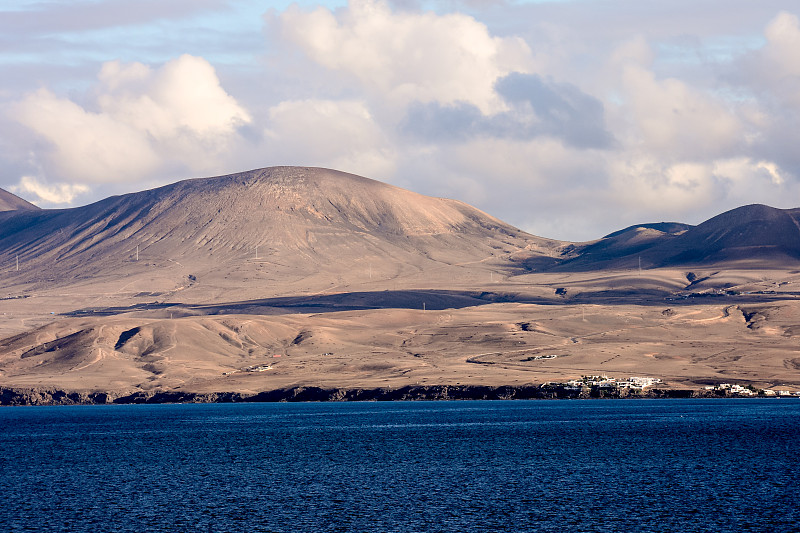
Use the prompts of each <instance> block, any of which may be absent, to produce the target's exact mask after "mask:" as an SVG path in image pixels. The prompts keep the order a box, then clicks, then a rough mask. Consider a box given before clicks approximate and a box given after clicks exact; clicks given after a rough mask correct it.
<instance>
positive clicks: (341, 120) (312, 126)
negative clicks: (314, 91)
mask: <svg viewBox="0 0 800 533" xmlns="http://www.w3.org/2000/svg"><path fill="white" fill-rule="evenodd" d="M265 137H266V139H267V146H268V149H269V151H270V152H271V153H272V154H274V155H273V158H274V157H280V158H282V160H283V162H282V164H297V165H313V166H323V167H330V168H336V169H341V170H346V171H348V172H354V173H358V174H361V175H365V176H370V177H373V178H377V179H386V177H387V176H391V175H392V174H393V173H394V165H395V162H394V158H395V153H394V150H393V148H392V147H391V144H390V142H389V141H388V140H387V139H386V137H385V135H384V134H383V132H382V130H381V128H380V126H379V125H378V124H377V123H376V122H375V120H374V118H373V116H372V114H371V113H370V112H369V110H368V108H367V107H366V105H365V104H364V103H363V102H360V101H351V100H343V101H334V100H292V101H286V102H281V103H280V104H278V105H276V106H274V107H272V108H271V109H270V110H269V127H268V129H267V130H266V131H265Z"/></svg>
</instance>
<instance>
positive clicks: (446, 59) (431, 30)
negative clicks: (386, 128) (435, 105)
mask: <svg viewBox="0 0 800 533" xmlns="http://www.w3.org/2000/svg"><path fill="white" fill-rule="evenodd" d="M273 22H274V23H277V24H278V27H279V31H280V33H281V34H282V35H283V37H284V39H286V40H288V41H289V42H291V43H292V44H294V45H295V46H297V47H299V48H300V49H301V50H302V51H303V52H304V53H305V54H306V55H307V56H308V57H309V58H311V59H312V60H313V61H315V62H316V63H318V64H320V65H322V66H323V67H325V68H327V69H330V70H333V71H339V72H343V73H346V74H349V75H352V76H353V77H355V78H356V79H357V80H358V82H359V83H360V84H361V85H362V86H363V87H365V88H366V89H368V90H370V91H372V92H374V93H378V94H379V95H380V98H382V99H386V100H388V101H389V102H392V103H394V104H405V103H409V102H413V101H419V102H440V103H444V104H453V103H456V102H466V103H469V104H472V105H474V106H476V107H478V109H480V110H481V112H483V113H490V112H493V111H497V110H501V109H502V108H503V103H502V101H501V99H500V98H499V97H498V95H497V94H496V92H495V90H494V84H495V82H496V80H498V79H499V78H501V77H503V76H505V75H507V74H509V73H511V72H529V71H530V69H531V68H532V63H533V60H532V55H531V51H530V49H529V48H528V46H527V45H526V44H525V42H524V41H523V40H522V39H520V38H518V37H494V36H492V35H491V34H490V33H489V30H488V28H487V27H486V26H485V25H484V24H482V23H480V22H478V21H477V20H475V19H474V18H472V17H470V16H468V15H464V14H461V13H450V14H445V15H437V14H435V13H433V12H415V11H405V12H393V11H392V9H391V8H390V6H389V4H388V3H386V2H382V1H380V0H351V2H350V3H349V4H348V7H347V8H345V9H341V10H337V11H336V13H334V12H331V11H330V10H328V9H326V8H323V7H319V8H317V9H315V10H314V11H311V12H308V11H304V10H303V9H302V8H300V7H299V6H297V5H296V4H294V5H292V6H290V7H289V8H288V9H287V10H286V11H285V12H283V13H281V14H280V15H279V16H278V18H277V20H276V21H273Z"/></svg>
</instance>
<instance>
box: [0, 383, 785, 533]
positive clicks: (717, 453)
mask: <svg viewBox="0 0 800 533" xmlns="http://www.w3.org/2000/svg"><path fill="white" fill-rule="evenodd" d="M799 438H800V401H797V400H793V399H781V400H774V399H773V400H752V399H748V400H724V399H720V400H588V401H491V402H484V401H457V402H387V403H382V402H381V403H306V404H292V403H282V404H202V405H127V406H82V407H7V408H0V530H2V531H11V532H17V531H48V532H50V531H93V532H94V531H123V532H128V531H130V532H145V531H147V532H150V531H153V532H155V531H171V532H172V531H191V532H194V531H199V532H205V531H214V532H216V531H248V532H250V531H287V532H288V531H313V532H327V531H343V532H344V531H354V532H355V531H358V532H361V531H379V532H411V531H415V532H416V531H465V532H468V531H486V532H489V531H492V532H495V531H496V532H500V531H543V532H547V531H558V532H563V531H593V532H594V531H614V532H616V531H675V532H677V531H681V532H683V531H690V532H691V531H698V532H699V531H776V532H781V531H799V530H800V512H799V511H798V507H800V489H799V488H798V483H797V482H798V480H800V469H799V468H798V465H800V440H799Z"/></svg>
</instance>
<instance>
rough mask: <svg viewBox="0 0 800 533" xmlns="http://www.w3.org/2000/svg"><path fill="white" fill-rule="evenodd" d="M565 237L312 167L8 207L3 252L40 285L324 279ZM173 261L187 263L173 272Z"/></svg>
mask: <svg viewBox="0 0 800 533" xmlns="http://www.w3.org/2000/svg"><path fill="white" fill-rule="evenodd" d="M558 245H559V243H557V242H556V241H550V240H547V239H541V238H537V237H534V236H532V235H529V234H526V233H524V232H522V231H520V230H518V229H516V228H514V227H512V226H510V225H508V224H505V223H503V222H501V221H499V220H497V219H495V218H493V217H490V216H489V215H486V214H485V213H482V212H480V211H478V210H477V209H475V208H473V207H471V206H468V205H466V204H464V203H461V202H458V201H454V200H446V199H439V198H431V197H426V196H423V195H420V194H416V193H413V192H410V191H406V190H403V189H399V188H397V187H393V186H390V185H387V184H384V183H381V182H378V181H374V180H370V179H367V178H362V177H359V176H355V175H352V174H346V173H343V172H337V171H332V170H325V169H315V168H295V167H277V168H268V169H261V170H254V171H251V172H244V173H239V174H232V175H229V176H222V177H216V178H203V179H192V180H186V181H181V182H178V183H174V184H172V185H167V186H165V187H160V188H157V189H153V190H149V191H144V192H138V193H131V194H126V195H123V196H116V197H111V198H107V199H105V200H102V201H100V202H97V203H94V204H91V205H88V206H85V207H79V208H75V209H63V210H44V211H35V212H34V211H30V212H9V213H2V214H0V264H5V265H9V264H12V263H13V262H15V260H16V257H17V256H18V257H19V261H20V263H21V264H23V265H24V269H21V272H20V273H17V272H16V271H14V272H8V273H7V274H8V276H7V279H9V280H10V281H11V282H12V283H15V284H18V283H31V282H33V283H37V284H39V286H43V285H44V286H47V285H50V284H59V285H65V284H69V283H72V282H75V281H77V280H87V279H108V278H114V277H130V276H138V275H153V274H154V273H160V274H164V275H166V276H167V277H168V278H170V279H171V280H172V282H173V283H184V282H187V280H196V279H197V278H201V279H203V278H206V277H207V276H209V275H211V276H215V277H219V275H220V274H222V273H224V274H225V275H229V276H230V275H233V276H234V277H236V276H237V275H239V274H231V273H232V272H239V273H240V274H241V275H242V276H247V275H248V274H247V273H249V275H261V276H266V277H267V278H269V279H271V280H274V281H276V282H284V283H285V282H287V281H290V280H297V279H308V278H315V280H312V281H311V285H312V286H315V287H317V288H324V287H325V286H328V285H331V284H337V283H340V282H341V281H343V280H344V281H346V280H347V279H349V278H351V277H352V276H353V274H354V271H355V270H356V269H357V270H358V276H360V277H362V278H363V277H364V276H366V277H371V276H376V277H377V276H382V277H390V276H396V275H399V274H401V273H406V272H409V271H417V272H421V271H425V270H426V269H429V268H432V267H435V266H437V265H454V264H459V263H466V262H476V261H484V260H487V259H491V258H492V257H500V256H502V255H504V254H506V255H507V254H510V253H514V252H517V251H519V250H522V249H525V248H526V247H527V248H529V249H532V248H535V249H537V250H542V252H539V251H536V252H534V253H539V254H541V253H545V254H547V253H551V251H550V250H551V249H553V248H555V247H557V246H558ZM14 264H15V263H14ZM176 265H180V266H181V268H180V269H178V270H179V271H180V272H179V273H176V272H171V271H172V270H175V269H174V267H175V266H176ZM243 269H244V270H243ZM176 275H177V277H176ZM190 276H191V277H190ZM223 277H224V276H223ZM181 280H182V281H181ZM4 284H7V283H4Z"/></svg>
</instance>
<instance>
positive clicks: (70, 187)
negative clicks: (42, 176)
mask: <svg viewBox="0 0 800 533" xmlns="http://www.w3.org/2000/svg"><path fill="white" fill-rule="evenodd" d="M9 190H10V191H11V192H13V193H14V194H19V195H23V196H25V197H26V198H31V201H32V203H35V204H37V205H39V206H41V205H45V206H57V205H64V204H71V203H72V201H73V200H74V199H75V197H77V196H79V195H81V194H85V193H87V192H89V187H87V186H86V185H80V184H71V183H54V184H48V183H42V182H41V181H39V180H38V179H36V178H34V177H33V176H23V177H22V179H20V181H19V183H18V184H17V185H13V186H11V187H9Z"/></svg>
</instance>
